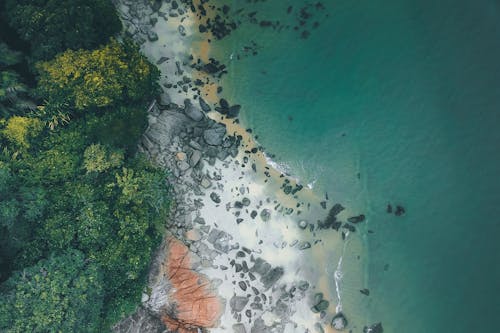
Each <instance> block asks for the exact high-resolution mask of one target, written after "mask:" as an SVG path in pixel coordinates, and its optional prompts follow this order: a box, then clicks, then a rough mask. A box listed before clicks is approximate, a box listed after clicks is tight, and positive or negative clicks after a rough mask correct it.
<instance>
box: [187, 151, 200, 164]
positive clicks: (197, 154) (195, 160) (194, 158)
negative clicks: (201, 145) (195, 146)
mask: <svg viewBox="0 0 500 333" xmlns="http://www.w3.org/2000/svg"><path fill="white" fill-rule="evenodd" d="M200 159H201V152H200V151H199V150H194V151H193V154H192V155H191V158H190V159H189V164H190V165H191V166H192V167H194V166H196V164H198V162H199V161H200Z"/></svg>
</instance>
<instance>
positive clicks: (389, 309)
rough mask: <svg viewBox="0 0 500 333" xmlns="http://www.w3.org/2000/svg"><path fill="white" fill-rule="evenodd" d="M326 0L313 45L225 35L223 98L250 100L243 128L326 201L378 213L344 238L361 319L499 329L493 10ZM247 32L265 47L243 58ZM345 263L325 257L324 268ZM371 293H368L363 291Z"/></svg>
mask: <svg viewBox="0 0 500 333" xmlns="http://www.w3.org/2000/svg"><path fill="white" fill-rule="evenodd" d="M232 3H233V8H234V9H237V8H242V7H243V6H248V7H247V9H249V11H251V10H254V9H255V8H257V9H258V15H259V18H260V19H280V21H281V22H293V19H292V17H291V16H290V15H287V14H286V9H287V7H288V6H289V5H290V4H291V5H293V6H294V9H295V8H297V7H298V6H300V5H303V4H304V3H305V2H304V1H279V2H278V1H268V2H264V3H258V4H245V5H242V3H241V1H233V2H232ZM250 6H251V10H250ZM326 6H327V10H326V11H325V13H326V12H328V13H329V16H328V17H326V16H325V15H324V13H322V14H318V15H317V16H316V18H315V19H317V20H318V22H319V23H320V25H319V27H318V28H317V29H310V30H311V35H310V37H309V38H308V39H306V40H303V39H300V38H298V33H297V32H295V31H293V30H284V31H281V32H279V33H278V32H276V31H273V30H272V29H263V28H260V27H258V26H255V25H250V24H246V23H243V25H242V27H241V28H240V29H238V30H236V31H235V32H234V33H233V34H232V35H231V37H230V38H228V39H227V40H225V41H224V42H223V43H214V45H215V46H216V52H218V53H219V56H220V57H222V58H224V60H225V61H226V62H228V63H229V69H230V73H229V76H227V77H226V78H225V80H224V87H225V88H224V89H225V95H226V96H227V97H229V99H230V102H233V103H240V104H242V105H243V109H242V115H241V118H242V120H243V122H244V124H245V125H247V126H248V127H251V128H252V129H253V130H254V134H256V135H257V136H258V141H259V142H260V143H261V144H262V145H263V146H264V147H265V148H266V149H267V151H268V152H270V153H274V154H276V157H275V158H274V160H275V161H277V162H278V163H281V164H283V165H285V166H286V167H287V168H288V170H289V171H290V172H291V173H292V174H293V175H294V176H297V177H299V178H300V179H301V180H302V181H303V183H304V184H307V183H314V186H315V187H314V188H315V190H316V191H318V193H321V192H324V191H327V192H328V193H329V196H330V203H332V202H341V203H342V204H343V205H344V206H346V207H348V209H349V210H350V212H351V213H353V214H354V213H365V214H366V215H367V218H368V221H367V222H366V224H365V225H364V226H361V227H360V228H359V229H358V231H357V232H356V234H355V235H354V237H356V238H355V239H354V238H353V243H355V244H358V245H359V244H361V245H359V246H358V245H356V246H349V245H348V246H347V250H346V251H347V256H346V258H344V260H345V261H344V270H347V272H345V275H344V279H343V284H342V285H341V294H342V297H343V301H344V303H345V304H347V305H346V307H348V310H349V311H351V312H354V314H353V315H354V316H355V317H356V320H355V323H356V324H357V325H364V324H369V323H372V322H375V321H382V322H383V324H384V328H385V329H386V331H388V332H409V333H412V332H470V331H476V332H488V331H494V330H492V329H493V327H494V326H493V324H494V314H496V312H497V310H498V309H499V307H498V301H497V299H496V296H495V292H496V291H498V290H499V282H498V281H500V272H499V268H498V266H499V265H498V263H499V262H500V260H499V259H500V258H499V256H500V254H499V253H500V251H499V247H498V241H497V237H498V235H499V231H500V230H499V224H498V221H497V219H498V216H499V214H500V204H499V202H500V180H499V177H498V175H497V172H498V170H500V154H499V153H498V147H499V144H500V131H499V130H498V128H497V126H498V124H499V120H500V62H499V60H498V59H500V23H498V22H500V20H499V12H500V8H499V5H498V3H496V2H494V1H487V0H479V1H475V2H466V1H439V2H436V1H411V0H399V1H395V0H390V1H384V2H381V3H375V2H373V1H368V0H362V1H355V2H354V1H328V4H327V5H326ZM264 10H265V11H264ZM250 40H254V41H255V42H257V44H258V45H259V48H258V55H257V56H251V57H246V58H242V59H240V60H236V58H235V54H237V53H238V52H240V50H241V48H242V47H243V46H244V45H246V44H248V42H249V41H250ZM231 54H233V60H232V61H230V55H231ZM388 202H390V203H392V204H402V205H403V206H404V207H405V208H406V210H407V214H406V216H403V217H395V216H394V215H389V214H387V213H386V212H385V208H386V204H387V203H388ZM368 229H371V230H373V231H374V233H373V234H368V233H367V230H368ZM357 255H360V256H361V261H362V264H361V267H362V269H363V271H358V270H357V269H356V270H355V271H353V272H351V274H354V273H355V274H356V275H357V277H353V276H352V275H351V276H349V272H348V270H349V267H350V265H351V266H352V267H358V266H359V264H355V263H354V261H356V260H357ZM349 261H350V262H351V264H350V263H349ZM321 265H323V263H318V266H320V267H321ZM336 266H337V262H336V261H331V262H328V263H327V265H326V267H325V275H328V276H331V275H332V274H333V272H334V271H335V269H336ZM328 281H329V283H332V281H333V279H328ZM331 287H333V288H334V286H331ZM361 288H369V289H370V292H371V294H370V296H369V297H365V296H362V295H361V296H360V293H359V291H358V290H359V289H361ZM349 304H351V305H352V306H349ZM354 306H355V307H356V309H357V310H355V309H354V308H353V307H354ZM344 310H346V309H344ZM346 312H347V310H346ZM348 315H349V313H348ZM359 327H360V326H358V328H359Z"/></svg>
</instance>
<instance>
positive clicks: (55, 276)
mask: <svg viewBox="0 0 500 333" xmlns="http://www.w3.org/2000/svg"><path fill="white" fill-rule="evenodd" d="M109 6H111V5H109V2H108V1H104V0H90V1H88V0H87V1H83V0H76V1H70V0H57V1H56V0H21V1H15V0H7V9H8V15H9V20H10V24H11V25H12V26H13V27H15V28H16V29H17V31H18V32H19V33H20V34H21V35H22V37H23V38H24V39H26V40H28V41H29V42H30V43H31V45H32V47H33V49H32V52H33V55H34V56H35V57H36V58H38V59H45V60H47V59H49V57H50V56H52V55H54V54H56V53H59V52H61V51H64V50H66V48H69V49H70V50H66V51H65V52H63V53H60V54H59V55H58V56H57V57H56V58H55V59H52V60H48V61H45V62H40V63H38V64H37V65H36V67H37V70H38V73H39V77H38V82H37V90H36V91H37V94H38V96H39V97H41V99H40V100H38V101H37V102H38V103H40V104H43V105H41V106H39V107H38V108H37V109H36V111H35V110H34V107H33V105H34V104H33V103H31V102H29V99H28V96H30V95H31V94H30V91H29V89H28V88H27V87H26V86H25V85H23V84H22V82H23V78H21V77H20V76H19V75H18V74H17V73H15V72H14V71H13V70H12V68H13V67H12V65H13V64H16V63H17V61H18V60H19V57H20V55H19V54H18V53H16V52H12V51H10V50H9V49H8V48H7V47H6V46H5V45H4V44H2V43H1V41H0V332H93V331H99V332H102V331H108V330H109V327H110V325H111V324H113V323H114V322H115V321H116V320H118V319H119V318H120V317H122V316H124V315H126V314H128V313H129V312H131V311H132V310H133V309H134V308H135V306H136V305H137V304H138V302H139V299H140V295H141V291H142V289H143V288H144V283H145V276H146V271H147V268H148V265H149V260H150V257H151V254H152V251H153V250H154V249H155V247H157V246H158V244H159V242H160V240H161V236H162V230H163V228H164V226H163V224H164V221H165V218H166V216H167V213H168V210H169V188H168V186H167V184H166V181H165V179H166V175H165V173H164V172H163V171H161V170H159V169H157V168H156V167H154V166H153V165H152V164H151V163H150V162H148V161H147V160H146V159H145V158H144V157H142V156H141V155H138V154H136V146H137V141H138V140H139V138H140V136H141V135H142V132H143V131H144V129H145V128H146V126H147V118H146V112H145V105H144V104H145V102H146V101H147V100H149V99H150V98H152V97H153V96H154V95H155V94H156V92H157V91H158V85H157V83H156V81H157V78H158V70H157V69H156V67H154V66H153V65H151V64H150V63H149V62H148V61H147V60H146V58H145V57H144V56H142V55H141V54H140V53H139V50H138V48H137V47H136V46H133V45H132V44H131V43H130V42H129V41H126V42H125V43H118V42H117V41H115V40H113V39H111V40H110V41H109V35H110V34H112V32H111V31H116V29H117V28H116V27H113V25H114V23H113V20H114V19H115V18H116V16H114V9H113V13H112V14H110V13H109V11H108V9H109V8H112V7H109ZM108 7H109V8H108ZM109 10H111V9H109ZM106 41H108V44H106V45H104V46H101V47H100V48H98V49H94V50H93V51H91V50H83V49H79V48H80V47H85V48H90V47H97V46H98V45H99V44H101V43H103V42H106ZM77 49H78V50H77ZM9 66H11V67H9ZM24 82H29V81H28V80H26V78H24ZM42 102H43V103H42ZM33 111H35V112H33ZM61 125H64V126H61ZM47 258H48V259H47ZM12 272H14V273H12Z"/></svg>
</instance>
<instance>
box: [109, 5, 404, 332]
mask: <svg viewBox="0 0 500 333" xmlns="http://www.w3.org/2000/svg"><path fill="white" fill-rule="evenodd" d="M208 2H209V1H208V0H202V1H201V2H200V3H199V5H198V6H197V7H195V6H194V5H193V3H192V1H190V0H178V1H175V0H165V1H156V0H155V1H149V0H139V1H131V0H115V4H116V6H117V8H118V10H119V13H120V15H121V17H122V20H123V22H124V26H125V28H126V34H127V35H128V36H130V37H132V38H133V39H134V40H135V41H136V42H138V43H139V44H142V43H144V42H146V41H150V42H154V41H156V40H158V35H156V33H155V32H154V29H153V28H154V27H155V25H156V24H157V23H158V20H159V19H163V20H165V21H167V20H169V19H170V18H177V19H179V18H180V20H181V22H182V20H183V18H184V17H186V16H187V11H188V10H190V11H191V12H193V13H196V14H197V15H199V16H200V17H201V16H207V10H209V11H210V12H211V13H216V16H215V17H212V18H209V17H208V16H207V17H206V20H205V23H204V24H203V27H202V26H201V25H200V27H199V29H200V32H204V31H211V32H212V34H213V35H214V36H215V37H216V38H219V39H220V38H224V37H225V36H227V35H228V34H230V33H231V31H232V30H234V29H236V28H237V26H239V24H240V22H237V21H234V20H232V19H231V18H230V17H229V13H230V8H229V7H227V6H223V7H220V8H219V7H216V6H215V5H208ZM207 6H208V7H207ZM321 7H322V5H317V6H316V7H312V5H311V4H306V5H305V7H304V8H302V9H300V10H299V11H298V13H299V14H298V17H301V18H302V20H305V21H304V22H305V23H299V24H300V26H303V27H305V26H306V21H307V20H309V19H310V18H311V17H312V15H311V14H310V13H311V12H312V11H313V10H317V11H320V10H323V9H324V8H321ZM288 12H289V13H292V12H294V9H293V8H290V9H289V10H288ZM236 14H242V13H241V12H239V13H236ZM256 15H257V14H256V13H253V14H251V15H249V16H248V17H250V18H251V20H256ZM174 22H176V21H174ZM258 22H259V25H260V26H262V27H263V28H268V27H275V23H273V22H268V21H258ZM275 28H276V27H275ZM177 30H178V31H177V32H178V33H179V34H180V35H181V36H184V35H185V28H184V27H183V26H182V24H180V25H179V26H178V29H177ZM202 30H203V31H202ZM256 45H257V44H256V43H255V42H252V44H251V46H250V47H248V48H247V49H245V50H244V52H246V53H252V54H254V55H255V54H256ZM237 56H238V57H239V55H237ZM155 60H156V59H155ZM169 61H173V62H175V69H176V70H175V77H176V81H175V82H172V83H166V82H164V83H163V86H164V87H165V88H166V89H167V91H169V90H170V91H171V90H174V89H175V90H176V91H177V92H178V93H181V92H184V93H187V92H188V91H189V92H191V91H192V92H194V93H195V95H193V96H192V98H188V99H185V100H184V103H182V99H181V100H180V102H179V104H183V105H177V104H174V103H172V101H171V100H170V98H168V95H167V94H163V95H162V97H161V98H159V100H158V101H155V102H153V103H152V104H151V105H150V107H149V115H148V118H149V127H148V129H147V131H146V133H145V134H144V136H143V139H142V142H141V144H140V147H139V150H140V151H141V152H143V153H145V154H146V155H147V156H149V158H150V159H151V160H153V161H155V162H156V163H157V164H158V165H160V166H162V167H164V168H165V169H167V170H169V174H168V177H167V178H168V182H169V183H170V184H171V185H172V186H171V188H172V191H173V193H172V194H173V196H174V199H175V200H174V201H175V204H174V205H173V209H172V212H171V217H170V218H169V220H168V221H167V223H166V226H167V228H168V230H169V233H171V234H172V235H173V236H174V237H175V238H176V239H177V240H179V241H181V242H182V243H183V244H184V245H185V247H186V249H188V251H189V256H190V257H191V258H192V259H193V260H192V267H190V268H189V270H192V272H193V274H194V273H196V272H198V271H199V270H203V269H217V270H220V271H222V272H224V273H225V274H229V276H230V278H231V282H232V284H233V285H234V288H233V289H234V295H233V297H232V298H231V299H230V300H228V304H229V307H230V310H231V313H232V315H233V317H234V319H235V321H236V322H237V323H236V324H235V325H234V326H233V327H232V329H233V331H234V332H241V333H246V332H255V333H258V332H271V331H272V332H286V328H285V327H287V326H286V325H290V324H291V323H292V324H293V321H292V319H293V311H294V304H295V303H296V302H300V301H301V300H303V299H304V298H305V296H306V293H307V292H308V291H309V283H307V282H306V281H299V282H296V283H288V284H285V283H281V282H280V279H281V277H282V276H283V274H284V269H283V268H282V267H280V266H277V267H273V266H271V265H270V264H269V263H268V262H266V261H264V260H263V259H262V258H260V257H259V256H258V253H257V252H255V251H254V250H252V249H248V248H245V247H242V246H240V244H238V243H237V242H235V241H234V239H233V237H232V236H231V235H230V234H229V233H227V232H226V231H224V230H222V229H220V228H218V227H217V225H216V224H215V226H214V225H213V224H212V225H210V223H208V222H207V221H206V220H205V219H204V217H202V216H201V214H200V209H201V208H202V207H203V206H204V205H205V204H206V203H205V202H204V201H203V198H202V195H204V193H210V195H209V199H210V200H211V201H213V203H215V204H216V205H217V206H218V205H224V204H225V205H226V209H227V210H230V209H231V210H235V212H234V215H235V217H236V219H235V223H236V224H240V223H243V222H244V221H245V219H244V218H243V216H242V215H241V216H240V213H241V214H242V213H243V211H246V213H247V214H248V215H249V217H250V218H251V219H252V220H253V219H256V218H260V220H261V221H263V222H268V221H270V219H271V214H272V210H271V209H267V208H263V209H261V208H260V207H261V206H262V201H261V202H260V203H258V204H257V205H256V206H253V207H252V208H251V207H250V199H248V198H246V197H243V198H242V199H239V200H237V201H234V202H227V203H224V202H223V200H222V198H221V196H220V195H219V194H218V192H220V191H221V190H222V189H223V185H222V182H221V178H222V176H221V174H220V173H216V172H212V173H210V172H209V171H207V168H206V167H207V166H213V165H215V163H216V160H220V161H226V160H228V159H229V158H235V157H236V156H237V155H238V152H239V150H240V149H241V148H243V147H241V140H242V137H241V136H237V135H228V134H227V133H226V132H227V131H226V127H225V126H224V125H223V124H220V123H217V122H215V121H213V120H211V119H209V118H208V117H207V116H206V113H207V112H210V111H211V110H212V107H211V106H210V105H209V104H208V103H207V102H206V101H205V100H204V99H203V98H202V97H201V94H200V87H202V86H204V85H206V84H211V82H210V80H211V79H214V80H218V79H220V77H221V76H222V75H223V74H225V73H227V71H226V66H225V65H224V64H222V63H221V62H219V61H217V60H215V59H210V60H209V62H208V63H203V62H202V61H201V60H199V59H198V60H197V61H194V58H193V56H189V57H187V58H186V60H184V61H183V60H180V59H178V58H169V57H161V58H159V59H157V60H156V63H157V65H162V64H163V63H168V62H169ZM172 66H173V63H172ZM190 68H191V69H195V70H198V71H200V72H204V73H206V74H209V76H210V80H209V79H208V78H207V79H206V80H205V81H201V80H199V79H197V80H194V81H192V80H191V78H190V77H191V76H190V73H189V69H190ZM186 70H187V72H186ZM170 78H172V76H171V77H170ZM221 91H222V89H221V88H219V89H218V90H217V92H218V93H220V92H221ZM240 108H241V106H240V105H230V104H229V103H228V102H227V101H226V100H225V99H223V98H222V99H220V100H219V103H218V105H216V106H215V111H217V112H219V113H220V114H222V115H223V116H225V117H227V118H235V117H237V116H238V113H239V111H240ZM235 121H237V119H236V120H235ZM244 148H245V150H244V153H245V156H244V157H243V163H239V162H238V161H236V162H235V165H238V166H241V167H245V165H246V164H250V155H251V154H256V153H257V152H258V151H262V147H244ZM241 150H243V149H241ZM251 166H252V169H253V171H254V172H257V166H256V165H255V163H253V164H252V165H251ZM262 171H263V173H264V175H265V176H266V177H270V173H269V167H265V170H262ZM282 177H284V175H282ZM266 181H267V180H266ZM302 188H303V187H302V185H300V184H292V183H291V182H290V181H289V180H288V179H287V178H285V179H284V181H283V183H282V186H281V189H282V191H283V192H284V193H285V194H286V195H290V196H295V195H296V194H297V192H299V191H301V190H302ZM239 191H240V192H241V193H240V194H241V195H242V196H243V194H244V193H245V191H244V190H243V191H242V190H241V189H239ZM267 203H270V201H269V198H267ZM275 204H276V206H275V207H274V210H275V211H277V212H279V213H281V214H292V213H294V212H295V213H296V214H297V215H298V214H300V210H299V209H298V208H299V207H300V206H301V205H303V203H297V206H296V207H293V208H292V207H284V206H281V204H279V203H278V202H276V201H275ZM322 206H323V208H324V209H326V202H322ZM308 208H309V207H308ZM294 209H295V210H294ZM343 210H344V207H342V206H341V205H340V204H336V205H334V206H333V207H332V208H331V209H330V212H329V214H328V217H327V218H326V219H325V220H324V221H318V229H334V230H337V231H338V230H339V229H340V228H341V227H342V228H343V230H344V229H345V230H347V231H350V232H354V231H355V230H356V229H355V227H354V224H356V223H360V222H362V221H363V220H364V218H365V217H364V215H359V216H353V217H351V218H349V219H348V220H347V222H345V223H344V224H342V222H340V221H338V220H337V215H338V214H339V213H340V212H341V211H343ZM403 213H404V210H403ZM298 227H299V228H300V229H303V230H310V231H311V232H313V231H314V228H315V225H314V223H309V222H308V221H306V220H302V221H300V222H299V224H298ZM342 236H343V237H345V233H344V232H342ZM261 242H262V240H261ZM311 243H312V241H311V242H308V241H298V240H295V241H293V242H291V243H290V244H286V242H283V243H282V244H274V245H275V246H276V247H277V248H283V247H284V246H287V245H289V246H290V247H295V246H296V248H297V249H299V250H307V249H309V248H311V246H312V245H313V244H311ZM163 255H164V253H163V254H162V253H161V251H159V253H158V254H157V255H156V257H155V260H154V262H153V265H152V268H151V270H150V279H149V287H150V289H151V292H149V293H147V294H146V295H144V297H143V307H141V308H139V310H138V311H137V312H136V313H135V314H134V315H132V316H130V317H128V318H126V319H124V320H123V321H121V322H120V323H118V324H117V325H116V327H115V329H114V330H115V331H116V332H131V331H137V332H160V331H162V329H163V328H162V322H163V324H165V323H166V324H167V325H170V326H169V327H172V325H179V332H183V330H185V332H196V331H197V329H198V328H199V329H203V328H207V327H209V326H204V325H205V324H203V323H201V322H197V321H196V320H194V319H190V322H189V323H188V322H187V321H186V319H185V318H180V317H179V313H178V311H176V310H175V309H176V308H178V307H179V306H188V305H186V304H183V302H180V301H179V300H177V301H176V302H174V301H173V298H175V297H174V296H172V295H174V294H173V290H174V289H176V288H173V287H172V281H173V280H172V279H166V278H164V270H163V269H162V268H161V266H162V263H163V262H165V258H164V256H163ZM221 257H223V258H227V263H226V264H220V262H219V261H220V260H219V259H220V258H221ZM194 258H196V259H194ZM190 276H191V277H190V278H192V275H190ZM192 279H193V281H195V280H196V279H194V278H192ZM176 283H178V284H179V283H180V284H183V283H184V282H183V281H177V282H176ZM219 283H222V281H216V280H215V281H211V283H210V285H212V287H213V288H215V287H216V286H217V284H219ZM188 287H189V288H191V287H192V286H188ZM189 288H188V290H189ZM321 296H322V295H321ZM177 297H181V296H179V295H177ZM181 298H185V299H186V300H189V297H187V296H182V297H181ZM199 298H203V297H202V296H200V297H199ZM195 301H198V300H195ZM311 305H312V307H311V310H312V311H313V312H317V313H320V314H321V316H322V318H323V317H324V316H325V310H326V309H327V308H328V307H329V302H328V301H327V300H325V299H323V298H322V297H321V299H319V293H318V294H317V295H316V298H314V299H313V300H311ZM167 314H168V315H167ZM264 314H268V315H271V314H272V316H274V320H272V321H269V320H264V319H265V318H264V319H263V315H264ZM207 315H208V314H206V313H205V314H204V316H207ZM195 317H196V316H195ZM160 319H161V320H160ZM210 319H211V320H210V321H206V322H207V323H208V322H210V323H212V321H213V320H212V319H213V318H210ZM270 322H272V323H271V324H270ZM206 325H208V324H206ZM316 325H317V330H318V331H322V330H323V328H322V326H321V324H320V323H317V324H316ZM331 325H332V327H334V328H335V329H338V330H342V329H344V328H345V327H346V326H347V320H346V318H345V316H344V315H343V314H342V313H339V314H337V315H336V316H335V317H334V318H333V320H332V322H331ZM288 327H289V326H288ZM372 327H374V326H372ZM372 327H369V328H367V329H378V328H372ZM369 332H378V331H376V330H373V331H369Z"/></svg>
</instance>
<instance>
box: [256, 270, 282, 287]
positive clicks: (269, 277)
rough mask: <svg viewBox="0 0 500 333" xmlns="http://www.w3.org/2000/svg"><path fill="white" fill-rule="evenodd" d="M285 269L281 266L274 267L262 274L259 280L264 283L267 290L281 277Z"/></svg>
mask: <svg viewBox="0 0 500 333" xmlns="http://www.w3.org/2000/svg"><path fill="white" fill-rule="evenodd" d="M284 273H285V271H284V270H283V267H275V268H273V269H271V270H270V271H269V272H268V273H267V274H266V275H264V276H263V277H262V278H261V279H260V281H261V282H262V284H263V285H264V288H265V289H266V290H267V289H269V288H271V287H272V286H273V285H274V284H275V283H276V282H277V281H278V280H279V279H281V277H282V276H283V274H284Z"/></svg>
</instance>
